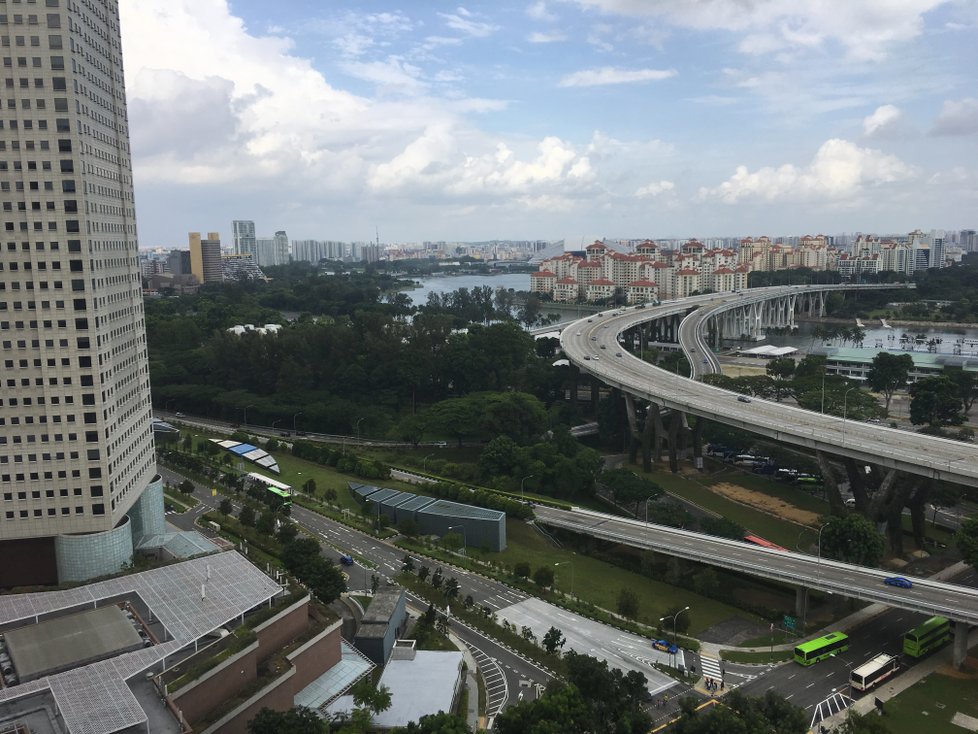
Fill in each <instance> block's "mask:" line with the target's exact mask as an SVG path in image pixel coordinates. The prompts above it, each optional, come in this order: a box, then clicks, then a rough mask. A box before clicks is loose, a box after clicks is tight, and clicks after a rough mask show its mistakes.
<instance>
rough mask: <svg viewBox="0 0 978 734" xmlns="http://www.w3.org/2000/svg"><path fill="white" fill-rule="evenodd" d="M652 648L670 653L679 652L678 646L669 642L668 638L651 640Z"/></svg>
mask: <svg viewBox="0 0 978 734" xmlns="http://www.w3.org/2000/svg"><path fill="white" fill-rule="evenodd" d="M652 648H653V649H654V650H658V651H659V652H667V653H669V654H670V655H675V654H676V653H677V652H679V646H678V645H676V644H675V643H672V642H669V640H652Z"/></svg>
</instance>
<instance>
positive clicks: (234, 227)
mask: <svg viewBox="0 0 978 734" xmlns="http://www.w3.org/2000/svg"><path fill="white" fill-rule="evenodd" d="M231 236H232V237H233V238H234V254H236V255H251V257H252V259H253V260H254V261H255V262H258V250H257V248H256V246H255V223H254V222H252V221H251V220H250V219H235V220H234V221H233V222H231Z"/></svg>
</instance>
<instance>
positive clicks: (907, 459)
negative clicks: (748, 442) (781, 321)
mask: <svg viewBox="0 0 978 734" xmlns="http://www.w3.org/2000/svg"><path fill="white" fill-rule="evenodd" d="M846 287H847V286H840V285H815V286H779V287H774V288H756V289H751V290H750V291H746V292H741V293H721V294H709V295H703V296H692V297H690V298H685V299H680V300H676V301H669V302H664V303H662V304H660V305H658V306H646V307H644V308H641V307H639V308H636V307H629V308H627V309H619V310H617V311H605V312H601V313H598V314H595V315H593V316H590V317H587V318H583V319H580V320H578V321H576V322H574V323H573V324H570V325H568V326H566V327H565V328H564V330H563V331H562V333H561V338H560V342H561V347H562V348H563V351H564V354H565V355H566V356H567V358H568V359H569V360H570V362H571V363H572V364H574V365H576V366H577V367H578V368H579V369H581V370H582V371H584V372H586V373H588V374H590V375H593V376H594V377H596V378H597V379H598V380H600V381H602V382H604V383H605V384H607V385H611V386H613V387H617V388H619V389H620V390H622V391H623V392H626V393H628V394H631V395H633V396H635V397H638V398H643V399H646V400H651V401H653V402H655V403H656V404H658V405H660V406H662V407H665V408H669V409H674V410H678V411H681V412H685V413H691V414H693V415H697V416H701V417H703V418H707V419H709V420H715V421H718V422H720V423H725V424H727V425H731V426H736V427H739V428H743V429H745V430H749V431H751V432H753V433H757V434H759V435H764V436H767V437H769V438H773V439H774V440H776V441H783V442H785V443H789V444H793V445H795V446H801V447H804V448H807V449H810V450H820V451H826V452H828V453H830V454H834V455H837V456H848V457H851V458H853V459H856V460H858V461H864V462H866V463H873V464H877V465H880V466H883V467H887V468H893V469H897V470H899V471H903V472H907V473H909V474H915V475H919V476H926V477H931V478H934V479H940V480H945V481H950V482H956V483H959V484H965V485H968V486H972V487H978V446H976V445H974V444H969V443H964V442H960V441H951V440H948V439H943V438H937V437H934V436H924V435H921V434H916V433H910V432H907V431H901V430H897V429H893V428H886V427H883V426H878V425H872V424H868V423H862V422H860V421H853V420H847V419H845V418H839V417H836V416H831V415H824V414H821V413H814V412H812V411H808V410H803V409H801V408H796V407H793V406H789V405H784V404H781V403H776V402H772V401H767V400H761V399H758V398H750V399H748V398H746V397H745V396H738V395H737V394H736V393H732V392H730V391H728V390H722V389H720V388H717V387H712V386H710V385H704V384H702V383H701V382H697V381H696V380H690V379H687V378H686V377H684V376H680V375H676V374H673V373H671V372H667V371H665V370H662V369H660V368H658V367H654V366H652V365H650V364H648V363H647V362H644V361H642V360H640V359H638V358H637V357H635V356H633V355H632V354H630V353H629V352H628V351H627V350H625V349H624V348H623V347H622V346H621V344H620V343H619V337H620V336H621V335H622V334H623V333H625V332H627V331H628V330H630V329H633V328H634V327H636V326H638V325H640V324H642V323H644V322H648V321H654V320H656V319H662V318H669V317H677V316H685V318H683V320H682V322H681V323H680V326H679V331H678V338H679V341H680V345H681V347H682V349H683V351H684V352H685V354H686V356H687V358H688V359H689V361H690V364H692V365H694V376H700V375H702V374H706V373H708V372H715V371H719V363H718V362H717V361H716V357H715V356H714V355H713V352H712V350H710V349H709V347H708V346H707V341H706V336H705V334H704V328H703V324H704V321H705V319H706V318H708V317H709V316H710V315H713V314H716V313H718V312H721V311H723V310H724V309H733V308H737V307H739V306H740V305H742V304H744V303H749V302H752V301H762V300H765V299H776V298H782V297H784V296H788V295H791V294H795V293H799V292H803V291H807V292H812V291H829V290H839V289H842V288H846ZM861 287H862V288H866V287H867V286H861ZM868 287H870V288H874V287H880V286H868ZM893 287H894V286H882V288H893ZM696 309H700V310H702V311H703V313H702V314H701V315H700V316H692V317H691V316H687V314H690V313H691V312H692V313H694V314H695V311H696Z"/></svg>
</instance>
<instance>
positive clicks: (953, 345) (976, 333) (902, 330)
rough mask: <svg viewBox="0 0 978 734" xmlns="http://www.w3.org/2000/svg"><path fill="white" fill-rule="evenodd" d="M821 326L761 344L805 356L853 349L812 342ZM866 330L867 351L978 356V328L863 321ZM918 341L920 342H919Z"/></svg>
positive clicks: (810, 324) (809, 324)
mask: <svg viewBox="0 0 978 734" xmlns="http://www.w3.org/2000/svg"><path fill="white" fill-rule="evenodd" d="M831 325H832V326H838V327H840V328H842V327H844V326H848V327H853V326H855V325H856V323H855V321H853V322H850V323H848V324H841V323H838V322H833V323H832V324H831ZM817 326H819V323H818V322H814V321H802V322H800V323H799V324H798V328H797V329H795V330H794V331H792V332H791V333H790V334H773V333H772V334H768V335H767V338H766V339H765V340H764V341H763V342H758V345H760V344H772V345H774V346H776V347H796V348H797V349H800V350H802V351H804V352H808V351H814V352H818V351H819V348H820V347H852V346H854V345H853V343H852V342H848V343H846V344H843V343H842V340H841V339H834V340H820V339H814V338H813V332H814V330H815V328H816V327H817ZM863 330H864V331H865V332H866V337H865V339H864V340H863V343H862V346H863V347H864V348H866V349H887V350H891V351H906V352H911V351H914V352H925V353H926V352H931V353H935V354H962V355H965V356H978V328H975V329H966V328H952V327H944V326H941V325H939V324H937V325H934V326H931V327H926V328H925V327H922V326H919V325H918V326H899V325H894V326H893V327H892V328H890V329H887V328H884V327H883V326H882V325H881V324H880V323H879V322H878V321H877V322H875V323H874V322H871V321H864V322H863ZM918 337H919V338H918Z"/></svg>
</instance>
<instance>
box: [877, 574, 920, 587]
mask: <svg viewBox="0 0 978 734" xmlns="http://www.w3.org/2000/svg"><path fill="white" fill-rule="evenodd" d="M883 583H884V584H886V585H887V586H896V587H899V588H901V589H911V588H913V582H912V581H911V580H910V579H905V578H903V576H888V577H887V578H885V579H883Z"/></svg>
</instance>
